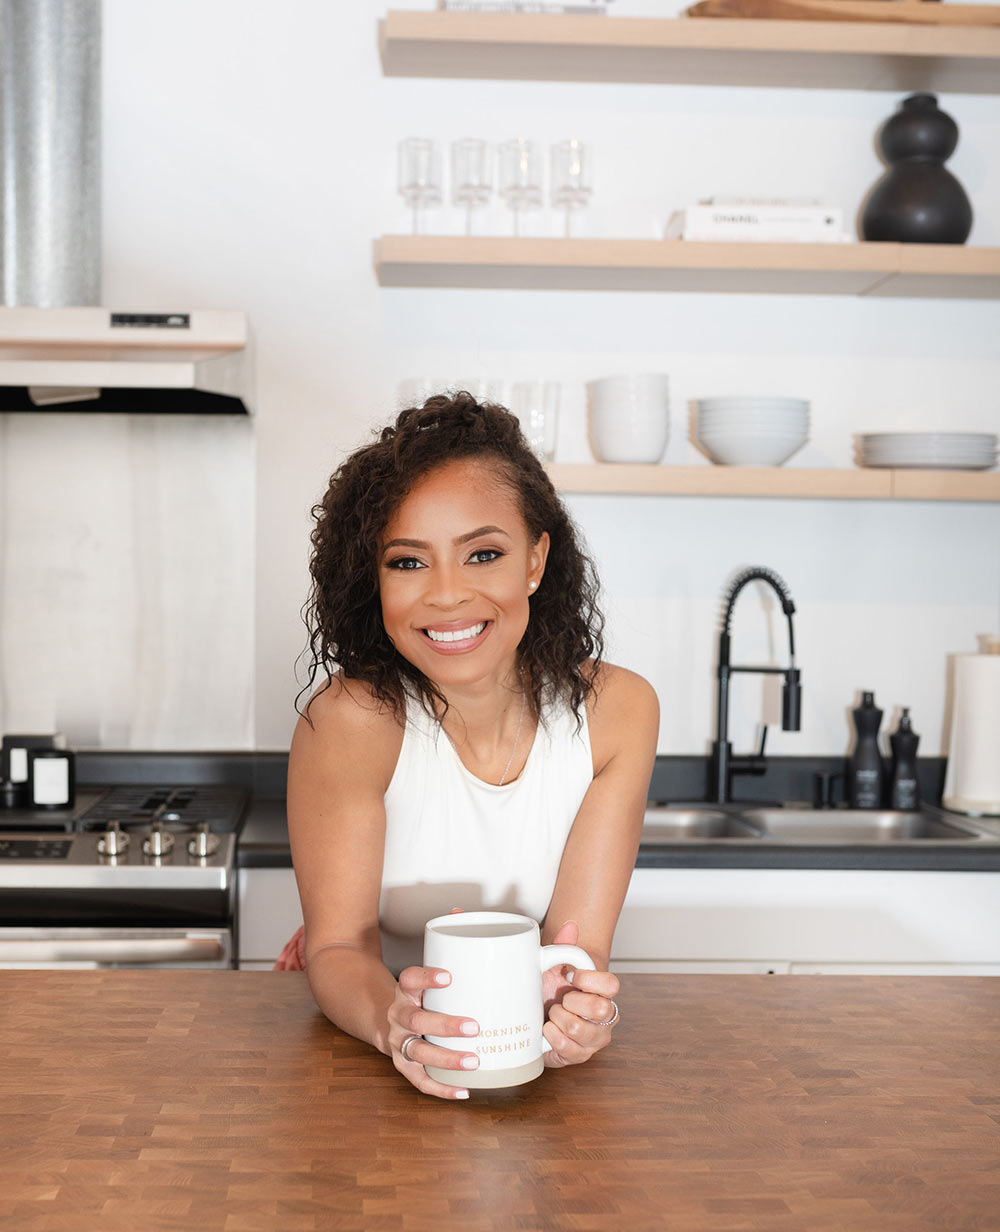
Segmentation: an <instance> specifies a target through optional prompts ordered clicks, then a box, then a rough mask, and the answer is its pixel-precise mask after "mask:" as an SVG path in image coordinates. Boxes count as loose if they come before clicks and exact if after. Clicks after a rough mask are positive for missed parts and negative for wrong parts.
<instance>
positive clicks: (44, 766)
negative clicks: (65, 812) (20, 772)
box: [28, 749, 76, 809]
mask: <svg viewBox="0 0 1000 1232" xmlns="http://www.w3.org/2000/svg"><path fill="white" fill-rule="evenodd" d="M74 763H75V757H74V754H73V753H72V751H71V750H70V749H31V750H30V752H29V753H28V796H29V799H28V807H29V808H33V809H67V808H72V807H73V804H74V801H75V799H76V773H75V764H74Z"/></svg>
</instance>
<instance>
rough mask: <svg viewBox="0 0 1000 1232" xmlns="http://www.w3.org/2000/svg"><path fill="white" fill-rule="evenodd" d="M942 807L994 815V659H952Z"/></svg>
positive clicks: (998, 740)
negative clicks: (949, 727) (951, 697)
mask: <svg viewBox="0 0 1000 1232" xmlns="http://www.w3.org/2000/svg"><path fill="white" fill-rule="evenodd" d="M954 672H955V674H954V695H953V702H952V711H951V737H950V739H949V742H948V769H947V771H946V772H945V779H944V796H943V799H942V803H943V804H944V806H945V808H948V809H954V810H955V812H957V813H969V814H972V815H974V816H978V815H983V814H1000V654H958V655H955V656H954Z"/></svg>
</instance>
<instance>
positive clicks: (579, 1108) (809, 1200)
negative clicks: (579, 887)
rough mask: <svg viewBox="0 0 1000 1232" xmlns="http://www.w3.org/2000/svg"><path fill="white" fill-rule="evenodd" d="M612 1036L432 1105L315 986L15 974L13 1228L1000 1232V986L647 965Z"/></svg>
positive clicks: (5, 1132)
mask: <svg viewBox="0 0 1000 1232" xmlns="http://www.w3.org/2000/svg"><path fill="white" fill-rule="evenodd" d="M619 1001H620V1005H621V1013H622V1017H621V1023H620V1025H619V1026H618V1027H616V1028H615V1032H614V1043H613V1044H612V1046H611V1047H610V1048H609V1049H607V1050H606V1051H605V1052H604V1053H602V1054H601V1055H600V1056H598V1057H596V1058H595V1059H594V1060H592V1061H591V1062H590V1063H589V1064H587V1065H584V1066H578V1067H573V1068H571V1069H566V1070H562V1071H556V1070H546V1071H545V1073H544V1074H543V1075H542V1077H541V1078H539V1079H538V1080H537V1081H535V1082H534V1083H529V1084H528V1085H526V1086H524V1087H520V1088H517V1089H515V1090H514V1091H511V1092H504V1093H493V1094H487V1093H485V1092H483V1093H477V1092H473V1094H472V1096H471V1098H470V1099H469V1100H468V1101H464V1102H443V1101H439V1100H435V1099H431V1098H429V1097H427V1096H423V1095H420V1094H419V1093H418V1092H417V1091H416V1090H415V1089H414V1088H413V1087H411V1086H409V1085H408V1084H407V1083H406V1082H405V1081H404V1080H403V1079H402V1078H401V1077H400V1076H399V1075H398V1074H397V1073H396V1072H395V1070H394V1069H393V1068H392V1065H391V1063H390V1062H389V1061H388V1060H387V1059H386V1058H385V1057H382V1056H381V1055H380V1054H378V1053H376V1052H374V1051H373V1050H372V1049H370V1048H368V1047H367V1046H365V1045H363V1044H361V1043H359V1042H358V1041H357V1040H354V1039H351V1038H350V1037H349V1036H346V1035H343V1034H341V1032H339V1031H338V1030H336V1029H335V1028H334V1027H333V1026H331V1025H330V1024H329V1023H328V1022H327V1021H326V1020H325V1019H324V1018H323V1017H322V1016H321V1015H320V1014H319V1012H318V1011H317V1010H316V1008H315V1006H314V1004H313V1001H312V998H311V996H310V993H309V989H308V987H307V985H306V981H305V978H304V977H303V976H302V975H301V974H294V973H269V972H235V971H234V972H228V971H226V972H211V973H209V972H193V971H169V972H168V971H102V972H91V971H25V972H13V971H0V1227H4V1228H7V1227H10V1228H16V1229H17V1232H36V1230H37V1232H42V1230H46V1232H55V1230H57V1229H58V1230H60V1232H62V1230H72V1232H89V1230H90V1229H95V1230H100V1232H108V1230H117V1229H127V1230H128V1232H150V1230H159V1229H177V1230H178V1232H181V1230H182V1229H183V1230H184V1232H200V1230H202V1229H204V1230H211V1232H243V1230H247V1232H250V1230H257V1229H268V1230H274V1232H296V1230H299V1229H302V1230H309V1232H312V1230H314V1229H315V1230H320V1229H328V1228H329V1229H364V1230H366V1232H367V1230H369V1229H370V1230H372V1232H383V1230H384V1232H391V1230H396V1229H404V1230H405V1229H419V1230H424V1229H426V1230H428V1232H437V1230H439V1229H462V1230H463V1232H478V1230H480V1229H482V1230H483V1232H493V1230H505V1232H506V1230H510V1232H530V1230H532V1229H538V1230H547V1229H557V1230H562V1229H566V1230H577V1229H579V1230H591V1232H618V1230H619V1229H621V1230H623V1232H632V1230H634V1229H658V1230H659V1229H671V1230H676V1232H698V1230H700V1229H767V1230H768V1232H779V1230H782V1229H859V1230H863V1232H902V1230H904V1229H907V1230H908V1229H927V1230H928V1232H932V1230H933V1232H942V1230H943V1229H962V1230H965V1229H991V1228H992V1229H1000V979H990V978H962V977H952V978H941V979H937V978H925V977H893V978H885V977H849V976H814V975H802V976H752V975H734V976H656V975H633V976H623V977H622V992H621V996H620V998H619Z"/></svg>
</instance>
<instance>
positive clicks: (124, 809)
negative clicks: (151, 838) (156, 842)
mask: <svg viewBox="0 0 1000 1232" xmlns="http://www.w3.org/2000/svg"><path fill="white" fill-rule="evenodd" d="M246 801H247V795H246V792H245V791H243V790H242V789H241V788H239V787H219V786H209V787H203V786H197V787H195V786H179V787H150V786H147V785H141V786H134V787H132V786H130V787H112V788H110V789H109V790H108V791H107V792H106V793H105V794H104V795H103V796H102V797H101V799H100V800H98V801H97V803H96V804H92V805H91V806H90V808H89V809H87V810H86V812H84V813H82V814H81V815H80V817H79V818H78V826H79V828H80V829H81V830H103V829H105V828H106V827H107V824H108V822H111V821H117V822H118V824H119V826H120V827H121V828H122V829H123V830H129V829H137V828H139V827H141V826H148V825H149V824H150V822H152V821H159V822H160V824H161V825H162V827H163V828H164V829H165V830H175V831H178V832H182V831H184V830H190V829H193V828H194V827H195V826H197V825H204V824H207V825H208V827H209V829H210V830H211V831H212V832H213V833H214V834H229V833H232V832H233V831H235V830H236V829H237V828H238V826H239V824H240V821H241V820H242V818H243V813H244V809H245V807H246Z"/></svg>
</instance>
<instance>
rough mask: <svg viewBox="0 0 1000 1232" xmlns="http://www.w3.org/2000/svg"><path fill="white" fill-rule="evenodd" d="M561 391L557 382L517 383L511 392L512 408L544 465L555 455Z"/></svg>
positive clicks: (522, 429) (529, 442)
mask: <svg viewBox="0 0 1000 1232" xmlns="http://www.w3.org/2000/svg"><path fill="white" fill-rule="evenodd" d="M559 391H560V387H559V382H558V381H515V382H514V384H513V385H512V386H511V390H510V393H511V397H510V409H511V410H512V411H513V412H514V414H515V415H516V416H517V418H518V419H519V420H520V423H521V431H522V432H523V433H524V435H525V437H526V438H527V441H528V444H529V445H530V446H531V448H532V449H533V450H534V451H535V453H536V454H537V455H538V457H539V458H541V460H542V461H543V462H551V461H552V460H553V459H554V458H555V456H556V429H557V428H558V421H559Z"/></svg>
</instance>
